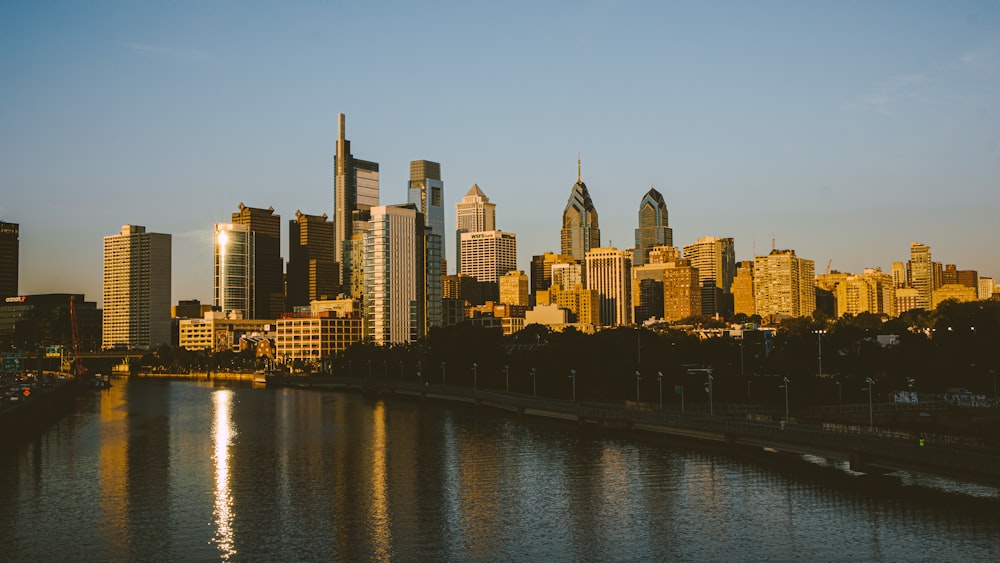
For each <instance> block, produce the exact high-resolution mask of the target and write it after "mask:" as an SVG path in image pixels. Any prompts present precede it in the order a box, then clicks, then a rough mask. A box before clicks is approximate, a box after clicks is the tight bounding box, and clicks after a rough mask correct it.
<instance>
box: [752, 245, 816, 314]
mask: <svg viewBox="0 0 1000 563" xmlns="http://www.w3.org/2000/svg"><path fill="white" fill-rule="evenodd" d="M753 268H754V271H753V279H754V302H755V304H756V308H757V314H758V315H760V316H762V317H765V316H777V315H781V316H790V317H807V316H811V315H812V314H813V311H815V310H816V285H815V281H814V272H815V263H814V262H813V261H812V260H806V259H804V258H799V257H797V256H795V251H794V250H777V249H775V250H772V251H771V253H770V254H768V255H766V256H757V257H755V258H754V265H753Z"/></svg>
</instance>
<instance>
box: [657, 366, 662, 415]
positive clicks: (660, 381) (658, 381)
mask: <svg viewBox="0 0 1000 563" xmlns="http://www.w3.org/2000/svg"><path fill="white" fill-rule="evenodd" d="M656 382H657V383H658V384H659V386H660V410H661V411H662V410H663V372H662V371H658V372H656Z"/></svg>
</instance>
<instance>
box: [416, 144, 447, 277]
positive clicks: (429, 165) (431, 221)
mask: <svg viewBox="0 0 1000 563" xmlns="http://www.w3.org/2000/svg"><path fill="white" fill-rule="evenodd" d="M406 193H407V199H406V201H407V203H409V204H411V205H414V206H416V208H417V211H420V213H422V214H423V216H424V222H425V223H426V225H427V228H428V229H429V232H431V233H434V234H436V235H437V236H438V238H440V239H441V240H440V244H441V248H445V244H446V240H445V236H444V182H443V181H442V180H441V164H439V163H437V162H431V161H430V160H411V161H410V182H409V183H408V184H407V190H406ZM441 256H442V258H441V275H445V274H447V273H448V272H447V266H446V262H445V260H444V254H442V255H441Z"/></svg>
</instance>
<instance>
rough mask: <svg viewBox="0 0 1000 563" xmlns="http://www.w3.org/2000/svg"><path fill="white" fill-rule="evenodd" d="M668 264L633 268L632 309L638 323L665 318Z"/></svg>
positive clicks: (643, 265) (644, 265) (634, 266)
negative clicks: (664, 274)
mask: <svg viewBox="0 0 1000 563" xmlns="http://www.w3.org/2000/svg"><path fill="white" fill-rule="evenodd" d="M667 267H668V266H667V265H666V264H642V265H639V266H636V265H633V266H632V308H633V309H634V311H635V312H634V313H633V316H634V317H635V320H636V323H639V322H642V321H645V320H647V319H652V318H663V273H664V271H666V269H667Z"/></svg>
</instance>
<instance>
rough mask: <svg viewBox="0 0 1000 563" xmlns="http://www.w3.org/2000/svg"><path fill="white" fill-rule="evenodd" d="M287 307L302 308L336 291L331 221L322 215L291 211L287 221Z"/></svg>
mask: <svg viewBox="0 0 1000 563" xmlns="http://www.w3.org/2000/svg"><path fill="white" fill-rule="evenodd" d="M288 239H289V242H288V276H287V279H288V281H287V287H288V297H287V306H288V308H289V309H291V308H292V307H305V306H307V305H309V303H310V302H311V301H314V300H317V299H332V298H334V297H336V296H337V293H339V292H340V271H339V268H338V266H337V260H336V256H337V255H336V252H334V247H333V245H334V243H333V240H334V228H333V222H331V221H328V220H327V217H326V214H325V213H324V214H323V215H306V214H305V213H302V212H301V211H296V212H295V219H292V220H291V221H289V222H288Z"/></svg>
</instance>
